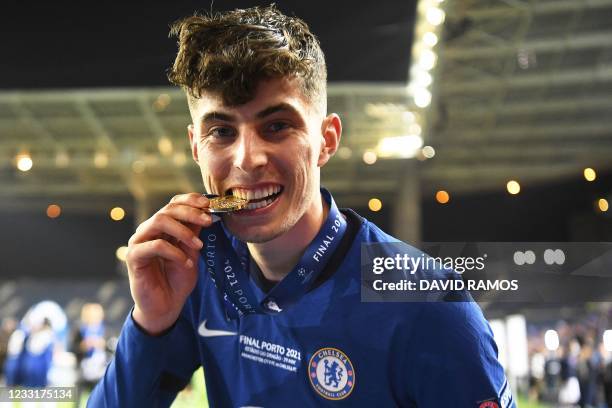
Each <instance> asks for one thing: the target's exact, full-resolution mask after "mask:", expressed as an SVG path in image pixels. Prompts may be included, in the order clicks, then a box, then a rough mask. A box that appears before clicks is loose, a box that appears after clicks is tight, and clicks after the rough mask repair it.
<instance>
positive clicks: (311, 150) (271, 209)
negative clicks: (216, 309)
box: [189, 78, 339, 242]
mask: <svg viewBox="0 0 612 408" xmlns="http://www.w3.org/2000/svg"><path fill="white" fill-rule="evenodd" d="M191 114H192V118H193V128H190V132H189V133H190V134H189V136H190V140H191V146H192V152H193V155H194V159H195V160H196V161H197V162H198V165H199V166H200V170H201V172H202V178H203V180H204V186H205V187H206V190H207V191H208V192H211V193H215V194H219V195H226V194H233V195H235V196H238V197H244V198H248V199H249V201H250V203H249V206H248V207H247V209H245V210H242V211H238V212H236V213H232V214H226V215H224V217H225V218H224V221H225V223H226V226H227V227H228V228H229V230H230V231H231V232H232V233H233V234H234V235H236V236H237V237H238V238H239V239H240V240H242V241H247V242H266V241H269V240H272V239H274V238H276V237H278V236H280V235H282V234H283V233H285V232H286V231H288V230H289V229H291V228H292V227H293V226H294V225H295V224H296V223H297V222H298V221H299V220H300V219H301V218H302V217H303V215H304V214H305V213H306V211H308V209H309V207H310V206H311V205H312V203H313V200H320V194H319V186H320V166H322V165H323V164H325V162H327V160H328V159H329V154H328V153H329V151H328V150H326V149H327V147H326V137H324V134H325V129H326V127H328V126H329V125H327V123H328V122H329V120H330V119H329V118H330V117H331V116H332V115H330V117H328V118H324V117H323V115H322V114H321V113H319V112H317V110H316V109H315V108H314V107H312V106H311V105H310V104H309V103H308V102H307V101H306V100H305V98H304V97H303V95H302V92H301V91H300V88H299V86H298V83H297V81H296V80H294V79H287V78H283V79H270V80H265V81H261V82H260V84H259V85H258V87H257V91H256V94H255V97H254V98H253V99H252V100H251V101H249V102H247V103H246V104H244V105H240V106H232V107H229V106H226V105H224V104H223V101H222V99H221V98H220V97H219V96H218V95H216V94H204V95H202V97H201V98H200V99H198V100H197V101H196V103H195V104H194V106H192V108H191ZM333 120H336V121H337V122H338V123H337V125H338V129H337V130H338V131H339V119H338V118H337V116H335V118H334V119H333ZM338 138H339V134H338ZM328 144H329V143H328ZM336 144H337V140H336ZM333 150H334V151H335V147H334V148H333ZM331 153H332V154H333V151H332V152H331Z"/></svg>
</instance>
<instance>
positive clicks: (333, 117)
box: [317, 113, 342, 167]
mask: <svg viewBox="0 0 612 408" xmlns="http://www.w3.org/2000/svg"><path fill="white" fill-rule="evenodd" d="M341 137H342V121H341V120H340V116H338V115H337V114H335V113H330V114H329V115H327V117H325V119H323V123H322V124H321V151H320V152H319V160H318V161H317V165H318V166H319V167H323V166H324V165H325V164H326V163H327V162H328V161H329V159H331V158H332V156H333V155H334V154H335V153H336V150H338V146H339V145H340V138H341Z"/></svg>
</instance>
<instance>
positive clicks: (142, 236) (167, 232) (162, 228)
mask: <svg viewBox="0 0 612 408" xmlns="http://www.w3.org/2000/svg"><path fill="white" fill-rule="evenodd" d="M141 226H142V228H139V229H137V230H136V232H135V233H134V235H132V238H130V244H138V243H142V242H145V241H152V240H155V239H160V238H161V239H164V238H165V237H170V238H171V239H175V240H177V241H181V242H184V243H185V244H187V245H188V246H190V247H192V248H194V249H200V248H202V245H203V244H202V241H200V239H199V238H198V237H197V235H196V234H195V233H194V231H192V230H191V229H190V228H189V227H187V226H186V225H184V224H182V223H181V222H179V221H177V220H176V219H174V218H172V217H171V216H169V215H167V214H162V213H159V212H158V213H156V214H155V215H154V216H153V217H151V218H149V219H148V220H147V221H145V222H144V223H143V224H141Z"/></svg>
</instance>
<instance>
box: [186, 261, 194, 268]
mask: <svg viewBox="0 0 612 408" xmlns="http://www.w3.org/2000/svg"><path fill="white" fill-rule="evenodd" d="M185 266H186V267H188V268H190V269H191V268H192V267H193V261H192V260H191V259H187V262H185Z"/></svg>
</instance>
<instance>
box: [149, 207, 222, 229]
mask: <svg viewBox="0 0 612 408" xmlns="http://www.w3.org/2000/svg"><path fill="white" fill-rule="evenodd" d="M159 213H162V214H167V215H169V216H171V217H172V218H174V219H177V220H179V221H181V222H183V223H186V224H195V225H199V226H201V227H208V226H210V224H211V223H212V222H213V219H212V215H211V214H210V213H209V212H208V211H207V210H206V209H202V208H199V207H192V206H190V205H187V204H178V203H170V204H167V205H166V206H164V208H162V209H161V210H159Z"/></svg>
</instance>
